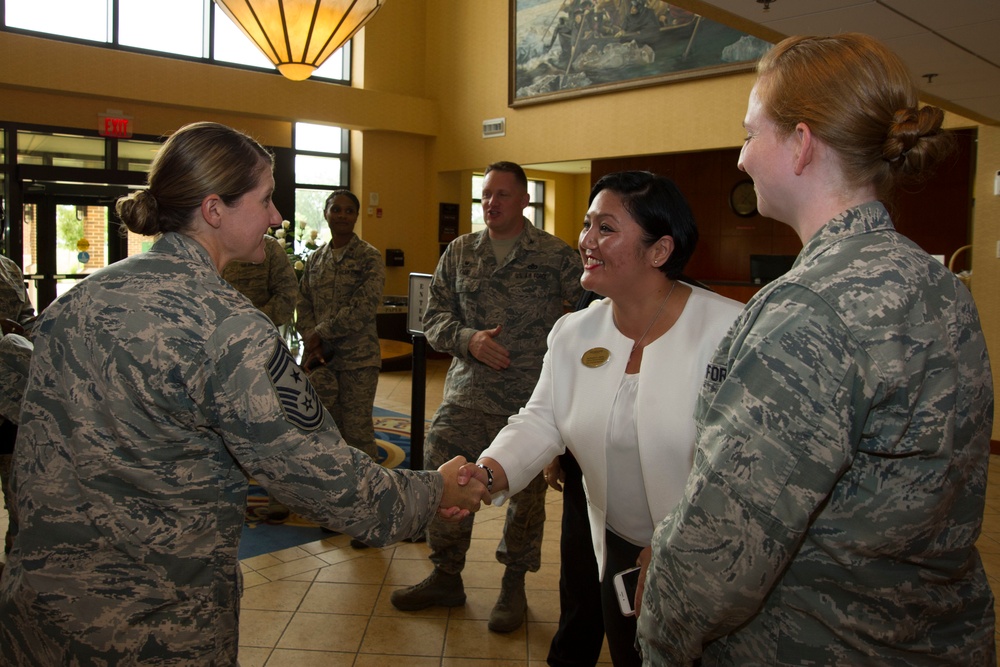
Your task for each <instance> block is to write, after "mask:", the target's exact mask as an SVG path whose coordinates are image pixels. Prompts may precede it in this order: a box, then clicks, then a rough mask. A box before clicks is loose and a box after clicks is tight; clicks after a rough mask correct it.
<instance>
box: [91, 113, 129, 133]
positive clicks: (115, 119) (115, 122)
mask: <svg viewBox="0 0 1000 667" xmlns="http://www.w3.org/2000/svg"><path fill="white" fill-rule="evenodd" d="M97 120H98V123H97V131H98V132H100V134H101V136H102V137H114V138H116V139H129V138H131V136H132V119H131V118H129V117H127V116H122V115H114V116H112V115H107V114H99V115H98V116H97Z"/></svg>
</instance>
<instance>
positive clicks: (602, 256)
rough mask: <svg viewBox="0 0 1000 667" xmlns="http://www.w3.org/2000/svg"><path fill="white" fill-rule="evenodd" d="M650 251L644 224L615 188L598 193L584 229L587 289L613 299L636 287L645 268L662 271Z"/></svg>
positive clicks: (582, 249) (582, 251) (584, 282)
mask: <svg viewBox="0 0 1000 667" xmlns="http://www.w3.org/2000/svg"><path fill="white" fill-rule="evenodd" d="M646 250H647V248H646V246H645V244H644V243H643V230H642V227H640V226H639V223H637V222H636V221H635V219H634V218H633V217H632V214H631V213H629V212H628V210H626V208H625V205H624V202H623V201H622V197H621V195H619V194H618V193H617V192H614V191H612V190H601V191H600V192H599V193H597V196H596V197H594V201H593V202H592V203H591V205H590V209H589V210H588V211H587V215H586V217H585V218H584V220H583V229H582V230H581V231H580V257H581V259H582V260H583V277H582V278H581V279H580V284H581V285H583V287H584V289H588V290H591V291H593V292H596V293H597V294H600V295H601V296H607V297H611V298H612V299H614V298H615V295H616V294H623V293H625V292H624V291H627V290H629V289H633V288H634V286H635V284H636V280H637V279H638V277H639V276H641V275H643V272H644V271H650V270H658V269H655V268H654V267H653V265H652V262H651V261H646V259H647V258H646Z"/></svg>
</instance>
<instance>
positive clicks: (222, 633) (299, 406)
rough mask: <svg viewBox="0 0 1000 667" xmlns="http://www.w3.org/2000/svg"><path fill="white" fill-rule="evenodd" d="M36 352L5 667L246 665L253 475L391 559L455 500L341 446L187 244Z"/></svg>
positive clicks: (132, 272) (59, 304)
mask: <svg viewBox="0 0 1000 667" xmlns="http://www.w3.org/2000/svg"><path fill="white" fill-rule="evenodd" d="M179 290H182V291H179ZM67 331H68V332H72V333H70V334H67ZM35 346H36V351H35V355H34V357H33V359H32V367H31V376H30V378H29V382H28V388H27V391H26V393H25V398H24V402H23V409H22V412H21V417H22V421H21V426H20V434H19V439H18V445H17V451H16V454H15V462H14V465H15V470H16V475H15V480H14V481H15V493H16V496H17V505H18V509H19V511H20V516H21V519H22V524H21V532H20V534H19V535H18V537H17V540H16V541H15V544H14V549H13V550H12V552H11V557H10V561H9V563H8V566H7V570H6V572H5V573H4V577H3V580H2V582H0V664H4V665H25V666H27V665H31V666H32V667H49V666H57V665H59V666H61V665H71V664H80V665H97V664H101V665H118V666H124V665H137V664H143V665H152V664H156V665H167V664H169V665H217V666H230V665H234V664H236V656H237V646H238V636H237V635H238V601H239V595H240V587H241V580H240V571H239V567H238V561H237V553H238V548H239V539H240V532H241V530H242V528H243V515H244V508H245V506H246V491H247V476H248V475H250V476H253V477H254V478H255V479H256V480H257V481H258V482H260V483H261V485H262V486H264V487H265V488H266V489H267V490H268V491H269V492H270V493H273V494H275V496H277V497H278V498H279V499H280V500H281V501H283V502H284V503H286V504H287V505H289V506H290V507H292V508H293V509H295V510H296V511H298V512H300V513H302V514H303V515H304V516H307V517H309V518H311V519H313V520H315V521H317V522H320V523H322V524H324V525H328V526H330V527H332V528H336V529H337V530H341V531H344V532H347V533H349V534H351V535H355V536H359V537H362V538H363V539H364V540H365V541H366V542H370V543H372V544H378V545H383V544H387V543H390V542H393V541H396V540H400V539H403V538H405V537H408V536H412V535H415V534H418V533H420V532H422V531H423V530H424V528H425V526H426V524H427V522H428V520H429V519H430V517H431V516H432V515H434V511H435V509H436V508H437V506H438V505H439V504H440V503H441V502H442V493H443V491H444V490H447V489H448V488H449V487H448V486H447V485H446V482H445V479H444V477H443V476H442V475H440V474H428V473H426V472H413V471H409V470H398V471H395V470H393V471H390V470H386V469H384V468H382V467H381V466H379V465H377V464H375V463H374V462H373V461H372V460H371V458H370V457H368V456H367V455H365V454H363V453H362V452H360V451H358V450H357V449H355V448H353V447H348V446H346V445H345V443H344V442H343V440H342V439H341V437H340V434H339V433H338V431H337V428H336V426H335V425H334V423H333V421H332V420H331V419H330V417H329V415H328V414H327V412H326V411H325V410H324V409H323V407H322V405H321V404H320V403H319V401H318V400H317V398H316V394H315V391H313V389H312V387H311V385H310V384H309V382H308V380H307V379H306V377H305V375H304V374H303V372H302V371H301V369H300V368H299V367H298V366H297V365H295V363H294V362H293V360H292V358H291V356H290V354H289V352H288V350H287V348H286V347H285V345H284V344H283V342H282V341H281V339H280V338H279V336H278V335H277V333H276V331H275V329H274V326H273V325H272V324H271V322H270V321H268V320H267V318H265V317H264V315H263V314H262V313H261V312H260V311H259V310H257V309H256V308H254V307H252V306H251V304H250V303H249V302H248V301H247V299H245V298H244V297H243V296H241V295H240V294H238V293H237V292H236V291H235V290H233V289H232V287H230V286H229V285H228V284H227V283H226V282H225V281H224V280H222V278H221V277H220V276H219V274H218V273H217V271H216V268H215V264H214V263H213V260H212V257H211V256H210V254H209V252H208V251H207V250H206V249H205V248H204V247H202V246H201V245H200V244H199V243H198V242H196V241H195V240H193V239H192V238H190V237H188V236H185V235H182V234H178V233H175V232H167V233H165V234H164V235H163V236H162V237H161V238H160V239H159V240H157V241H156V243H155V244H154V245H153V247H152V248H151V249H150V251H149V252H147V253H143V254H142V255H137V256H134V257H130V258H128V259H125V260H123V261H121V262H118V263H116V264H113V265H111V266H109V267H107V268H104V269H101V270H100V271H97V272H95V273H94V274H92V275H91V276H89V277H88V278H87V279H86V280H85V281H82V282H81V283H79V284H78V285H77V286H76V287H74V288H73V289H72V290H70V291H69V292H68V293H66V294H65V295H63V296H62V297H61V298H59V299H58V300H57V301H55V302H54V303H53V304H52V305H51V306H49V307H48V308H47V309H46V312H45V314H44V316H43V317H42V318H41V320H40V321H39V324H38V326H37V329H36V338H35ZM158 406H162V409H157V407H158ZM449 484H450V482H449ZM480 490H482V489H480Z"/></svg>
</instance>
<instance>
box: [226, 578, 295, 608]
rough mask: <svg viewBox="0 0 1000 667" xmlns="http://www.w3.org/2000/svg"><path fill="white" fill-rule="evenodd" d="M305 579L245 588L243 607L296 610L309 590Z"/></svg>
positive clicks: (272, 582) (273, 582) (241, 605)
mask: <svg viewBox="0 0 1000 667" xmlns="http://www.w3.org/2000/svg"><path fill="white" fill-rule="evenodd" d="M309 586H310V584H309V583H308V582H304V581H288V580H284V581H271V582H268V583H266V584H261V585H260V586H255V587H253V588H245V589H244V591H243V599H242V600H241V601H240V608H241V609H258V610H262V611H296V610H297V609H298V608H299V605H300V604H301V603H302V598H303V597H305V594H306V592H307V591H308V590H309Z"/></svg>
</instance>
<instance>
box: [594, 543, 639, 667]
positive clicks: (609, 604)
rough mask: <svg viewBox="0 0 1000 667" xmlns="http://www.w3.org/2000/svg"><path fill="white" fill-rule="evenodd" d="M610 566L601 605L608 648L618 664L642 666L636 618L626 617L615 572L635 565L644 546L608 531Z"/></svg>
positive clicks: (606, 544)
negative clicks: (619, 602)
mask: <svg viewBox="0 0 1000 667" xmlns="http://www.w3.org/2000/svg"><path fill="white" fill-rule="evenodd" d="M604 537H605V552H606V553H607V558H608V560H607V567H605V568H604V580H603V581H602V582H601V605H602V607H603V608H604V631H605V632H606V633H607V634H608V649H609V650H610V651H611V662H613V663H614V665H615V667H641V665H642V658H641V657H640V655H639V650H638V649H637V648H636V645H635V633H636V618H635V616H623V615H622V611H621V607H619V606H618V594H617V593H616V592H615V584H614V578H615V574H617V573H618V572H621V571H622V570H627V569H629V568H630V567H635V561H636V559H637V558H638V557H639V552H641V551H642V547H637V546H636V545H634V544H632V543H631V542H627V541H625V540H623V539H622V538H620V537H618V536H617V535H615V534H614V533H612V532H611V531H610V530H606V531H604Z"/></svg>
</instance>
